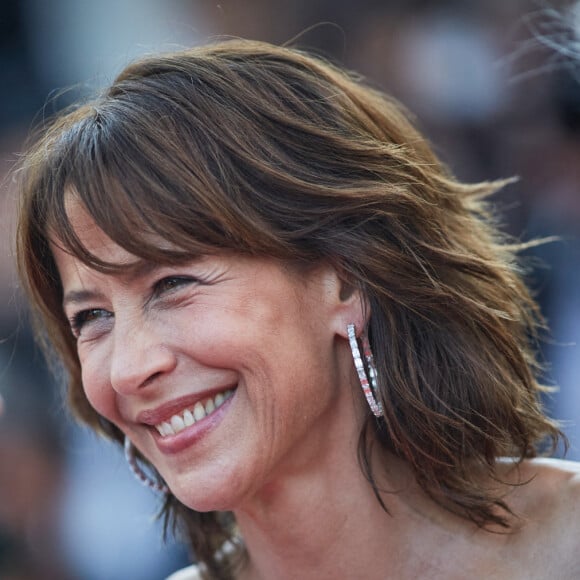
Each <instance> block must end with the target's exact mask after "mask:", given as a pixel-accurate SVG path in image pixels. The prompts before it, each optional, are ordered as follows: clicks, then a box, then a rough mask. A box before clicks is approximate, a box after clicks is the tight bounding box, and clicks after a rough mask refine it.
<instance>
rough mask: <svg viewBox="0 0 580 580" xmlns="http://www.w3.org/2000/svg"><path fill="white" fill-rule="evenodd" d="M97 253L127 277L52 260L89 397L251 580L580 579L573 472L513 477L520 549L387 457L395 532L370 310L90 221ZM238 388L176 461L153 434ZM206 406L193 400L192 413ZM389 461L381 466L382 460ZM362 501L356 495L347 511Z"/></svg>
mask: <svg viewBox="0 0 580 580" xmlns="http://www.w3.org/2000/svg"><path fill="white" fill-rule="evenodd" d="M68 211H69V215H70V217H71V220H72V222H73V224H74V227H75V230H76V232H77V234H78V235H79V237H80V239H81V241H82V242H83V244H84V245H85V246H86V247H87V248H88V250H89V251H91V252H92V253H94V254H96V255H97V256H100V257H104V258H106V259H107V260H109V261H114V262H117V263H120V264H124V265H126V268H125V269H124V270H123V273H122V274H115V275H110V274H103V273H99V272H96V271H94V270H91V269H90V268H88V267H87V266H85V265H84V264H82V263H81V262H80V261H79V260H77V259H76V258H74V257H72V256H71V255H69V254H68V253H66V252H64V251H63V250H62V249H60V248H59V245H58V242H55V243H54V244H53V246H52V249H53V253H54V256H55V259H56V262H57V266H58V269H59V273H60V276H61V281H62V284H63V288H64V296H65V298H64V303H63V307H64V311H65V314H66V316H67V317H68V318H69V319H71V320H75V319H76V320H77V322H78V319H79V318H80V319H81V321H83V322H84V323H83V325H82V326H81V327H80V328H78V327H77V328H76V329H75V333H76V334H77V337H78V338H77V340H78V353H79V358H80V362H81V367H82V376H83V385H84V389H85V393H86V396H87V397H88V399H89V401H90V402H91V404H92V405H93V407H94V408H95V409H96V410H97V411H98V412H99V413H100V414H101V415H103V416H104V417H106V418H107V419H109V420H110V421H112V422H113V423H114V424H115V425H117V426H118V427H119V428H120V429H121V430H122V431H123V432H124V433H125V434H126V435H127V436H128V437H130V439H131V440H132V441H133V442H134V444H135V445H136V446H137V447H138V448H139V449H140V450H141V451H142V452H143V453H144V455H145V456H146V457H147V458H148V459H149V460H150V461H151V462H152V463H153V464H154V465H155V466H156V468H157V469H158V471H159V472H160V473H161V475H162V476H163V478H164V479H165V481H166V482H167V485H168V486H169V487H170V489H171V490H172V492H173V493H174V494H175V495H176V496H177V497H178V498H179V499H180V501H182V502H183V503H184V504H186V505H188V506H189V507H191V508H193V509H196V510H200V511H204V510H226V509H227V510H232V511H234V513H235V515H236V518H237V521H238V524H239V526H240V529H241V531H242V535H243V537H244V541H245V543H246V546H247V549H248V553H249V559H248V562H247V565H246V567H245V568H244V569H243V570H241V571H240V578H243V579H250V578H251V579H266V578H277V579H285V578H288V579H290V578H303V579H311V578H312V579H315V578H316V579H326V578H328V579H330V578H333V579H335V578H365V579H366V578H377V579H378V578H381V579H382V578H393V579H394V578H396V579H407V578H408V579H412V578H413V579H414V578H430V579H438V578H441V579H443V578H445V579H447V580H449V579H460V578H466V577H469V576H472V577H475V578H478V577H480V578H481V577H485V578H506V579H507V578H509V579H514V578H526V579H529V578H546V577H557V578H561V579H566V578H570V579H572V578H577V577H580V559H579V557H578V552H579V550H578V547H579V544H580V540H578V538H580V523H579V522H580V517H579V516H580V470H579V469H578V466H576V465H574V464H571V463H566V462H556V461H546V460H544V461H535V462H528V463H525V464H524V465H523V466H521V468H520V469H519V471H518V470H516V469H514V468H513V466H511V465H510V463H509V462H505V463H501V464H499V465H498V471H500V472H501V475H502V476H503V477H504V478H505V479H506V480H508V481H512V482H513V483H517V482H519V481H527V480H528V479H530V480H531V481H530V482H529V483H527V484H526V485H522V486H515V487H507V486H506V487H505V489H503V490H502V491H503V492H504V493H506V494H507V496H506V497H507V499H508V502H509V504H510V505H511V506H513V508H514V509H515V510H516V511H517V513H518V514H519V515H520V520H519V524H518V525H517V526H516V528H515V530H514V532H513V533H510V534H505V533H499V534H498V533H490V532H489V531H483V530H480V529H478V528H476V527H475V526H473V525H472V524H471V523H469V522H466V521H465V520H463V519H461V518H458V517H456V516H453V515H452V514H450V513H449V512H447V511H445V510H443V509H441V508H439V507H438V506H436V505H435V504H433V503H432V502H431V501H429V500H428V499H427V498H426V497H425V496H424V495H423V494H422V493H421V492H420V490H419V489H418V487H417V485H416V484H415V482H414V480H413V478H412V476H411V474H410V473H409V470H408V469H407V466H406V465H405V464H404V463H403V462H401V461H399V460H397V459H396V458H395V457H392V456H388V455H387V456H384V455H382V456H380V457H379V456H378V455H377V456H376V457H374V460H375V461H376V462H377V464H378V462H380V464H381V466H386V467H383V468H382V469H381V470H380V473H381V477H382V479H381V481H380V484H381V487H382V488H383V489H385V490H390V491H397V493H395V494H393V493H388V492H386V493H385V494H384V500H385V502H386V504H387V506H388V508H389V511H390V515H387V514H385V512H384V511H383V510H381V509H380V507H379V505H378V503H377V500H376V498H375V497H374V495H373V493H372V490H371V488H370V485H369V484H368V482H367V481H366V480H365V479H364V477H363V475H362V473H361V470H360V467H359V465H358V461H357V440H358V436H359V432H360V428H361V425H362V423H363V420H364V417H365V413H367V412H368V411H367V410H366V409H365V401H364V398H363V395H362V392H361V391H360V387H359V386H358V383H357V377H356V374H355V372H354V368H353V364H352V358H351V356H350V350H349V347H348V342H347V340H346V326H347V324H348V323H351V322H354V323H355V324H356V326H357V328H362V327H363V326H364V324H365V322H366V320H365V315H364V313H365V309H364V308H363V299H362V297H361V296H360V295H359V294H358V293H357V292H355V291H353V290H352V288H350V287H348V286H347V285H345V283H344V282H343V281H342V280H341V279H340V277H339V276H338V274H337V273H336V272H335V271H334V270H333V269H332V268H327V267H319V268H316V269H314V270H312V271H310V272H308V273H297V272H296V271H295V270H294V269H291V268H289V267H288V266H285V265H283V264H280V263H278V262H275V261H273V260H268V259H256V258H252V259H250V258H245V257H240V256H231V255H221V254H217V255H214V256H206V257H204V258H202V259H200V260H196V261H192V262H191V263H188V264H184V265H180V266H177V267H175V266H171V267H168V266H159V265H152V264H143V263H142V262H138V261H136V258H135V257H134V256H132V255H130V254H129V253H127V252H126V251H125V250H123V249H122V248H120V247H119V246H117V245H116V244H114V243H113V242H112V241H111V240H110V239H108V238H107V237H106V236H105V234H104V233H103V232H102V231H101V230H99V229H98V228H97V227H96V226H95V224H94V223H93V221H92V220H91V218H90V217H89V216H88V215H87V214H86V213H85V212H84V210H83V209H82V208H81V207H80V206H79V205H78V204H76V203H74V202H71V203H69V206H68ZM228 387H229V388H235V392H234V395H233V396H232V397H231V399H230V400H229V401H228V403H226V404H225V405H224V406H223V407H221V408H220V411H219V412H218V413H215V414H214V415H215V416H213V418H212V416H210V417H207V418H206V420H204V421H205V423H204V426H203V428H202V427H200V425H201V423H200V424H199V425H197V424H196V426H194V428H193V430H192V432H193V435H192V436H190V437H189V439H187V438H186V444H183V445H181V444H180V445H174V446H173V447H171V445H169V447H171V449H169V450H168V448H167V446H165V447H164V444H163V443H161V444H160V443H159V436H158V435H157V433H156V431H155V430H154V428H153V427H152V426H151V425H147V424H145V423H144V422H143V421H142V419H143V417H145V418H151V417H154V418H158V417H159V413H158V412H157V411H156V409H160V408H161V409H167V405H168V404H169V405H171V404H172V403H173V402H175V401H178V403H179V401H191V400H193V399H195V398H196V397H198V395H199V396H201V395H202V394H204V393H215V392H217V391H219V390H224V389H226V388H228ZM192 398H193V399H192ZM376 453H378V451H377V452H376ZM345 490H348V493H345Z"/></svg>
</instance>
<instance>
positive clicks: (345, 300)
mask: <svg viewBox="0 0 580 580" xmlns="http://www.w3.org/2000/svg"><path fill="white" fill-rule="evenodd" d="M325 285H326V292H327V297H328V299H329V300H330V320H329V322H330V326H331V330H332V331H333V332H334V333H335V334H336V335H338V336H341V337H343V338H347V337H348V335H347V330H346V327H347V326H348V325H349V324H354V325H355V326H356V328H357V329H363V328H365V327H366V325H367V323H368V321H369V318H370V314H371V312H370V304H369V301H368V299H367V297H366V296H365V295H364V293H363V291H362V289H361V288H360V287H359V286H358V285H357V284H356V283H355V282H353V281H352V280H349V279H348V278H347V276H345V275H343V273H341V272H338V271H337V270H335V269H334V268H328V270H327V271H326V272H325Z"/></svg>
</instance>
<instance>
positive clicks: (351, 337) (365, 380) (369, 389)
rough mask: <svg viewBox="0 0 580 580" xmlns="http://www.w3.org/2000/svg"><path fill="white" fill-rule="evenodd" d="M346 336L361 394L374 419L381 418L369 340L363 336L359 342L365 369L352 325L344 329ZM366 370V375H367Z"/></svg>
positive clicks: (381, 410) (381, 407)
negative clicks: (363, 395)
mask: <svg viewBox="0 0 580 580" xmlns="http://www.w3.org/2000/svg"><path fill="white" fill-rule="evenodd" d="M346 331H347V334H348V342H349V344H350V350H351V351H352V358H353V360H354V366H355V368H356V372H357V374H358V380H359V381H360V386H361V387H362V390H363V393H364V394H365V398H366V400H367V403H368V404H369V407H370V408H371V411H372V412H373V415H374V416H375V417H381V416H382V415H383V405H382V404H381V402H380V401H379V400H378V399H377V396H376V392H377V388H378V387H377V368H376V366H375V359H374V357H373V353H372V351H371V345H370V343H369V339H368V337H367V335H366V333H365V334H363V335H362V336H361V342H362V347H363V352H364V356H365V360H366V363H367V368H365V365H364V363H363V360H362V357H361V354H360V350H359V347H358V343H357V340H356V327H355V325H354V324H348V325H347V327H346ZM367 369H368V374H367Z"/></svg>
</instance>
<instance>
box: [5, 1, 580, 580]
mask: <svg viewBox="0 0 580 580" xmlns="http://www.w3.org/2000/svg"><path fill="white" fill-rule="evenodd" d="M577 4H578V3H575V2H566V3H564V2H552V3H551V4H550V6H549V7H548V6H547V5H545V4H541V5H540V3H539V2H538V1H537V0H534V1H532V0H510V2H505V1H503V0H431V1H429V0H398V1H392V0H357V1H356V2H354V1H352V0H351V1H349V2H347V1H344V0H314V1H313V0H295V1H293V2H284V1H282V0H246V1H245V2H243V3H242V2H235V1H234V0H221V2H220V3H215V2H209V1H207V0H200V1H198V2H192V1H191V0H121V1H117V0H102V1H100V2H89V1H88V0H87V1H84V0H83V1H79V0H53V1H51V2H50V3H46V2H42V0H27V1H24V0H16V1H14V2H9V3H7V6H5V7H3V13H2V18H1V19H0V74H1V75H2V83H3V89H2V91H1V92H0V177H4V179H3V180H2V182H1V183H2V187H1V189H0V395H1V397H0V406H1V405H2V404H3V406H4V411H3V413H2V418H1V419H0V578H1V579H2V580H39V579H43V580H50V579H58V580H66V579H74V578H79V579H80V578H82V579H83V580H116V579H119V580H120V579H121V578H139V579H140V580H157V579H159V578H160V577H163V576H164V575H166V574H167V573H168V572H169V571H170V570H172V569H175V568H177V567H179V566H180V564H181V563H182V562H183V561H184V559H185V554H184V550H183V548H182V547H180V545H179V543H178V542H176V541H174V540H172V539H170V541H169V543H168V544H167V545H163V544H162V543H161V540H160V537H161V530H160V524H159V523H155V522H154V514H155V511H156V509H157V507H159V506H158V505H157V499H156V498H155V497H154V496H153V495H152V494H151V493H150V492H148V491H146V490H142V489H140V488H139V487H138V484H137V483H134V482H133V481H132V480H131V478H130V475H129V473H128V470H127V469H126V466H125V465H124V464H123V460H122V458H121V456H120V454H119V452H118V451H116V450H114V449H113V448H112V446H111V445H108V444H105V443H104V442H101V441H98V440H97V439H96V438H95V437H94V436H92V435H89V434H87V433H86V432H85V431H83V430H81V429H79V428H78V427H75V426H74V425H73V423H72V421H71V420H70V419H69V418H68V417H67V416H66V414H65V412H64V411H63V404H62V400H61V394H62V389H61V385H60V384H59V380H58V379H55V378H53V376H52V375H51V374H50V373H49V372H48V369H47V367H46V365H45V363H44V362H43V357H42V355H41V354H40V353H39V352H38V350H37V349H36V347H35V346H34V342H33V340H32V337H31V333H30V330H29V328H28V324H27V317H26V310H25V307H24V305H23V304H22V300H21V296H20V293H19V291H18V287H17V282H16V276H15V268H14V264H13V245H12V240H13V239H14V215H15V207H16V195H17V193H16V189H15V187H14V182H15V176H14V174H12V173H11V172H10V171H11V168H12V167H13V164H14V162H15V161H16V160H17V157H18V152H20V151H22V149H23V142H24V138H25V136H26V135H27V133H28V132H29V130H30V128H31V126H32V125H33V124H34V121H33V119H34V118H36V119H37V120H38V119H40V118H44V117H46V116H49V115H51V114H53V113H54V112H56V111H57V110H58V109H59V108H61V107H63V106H65V105H67V104H68V103H69V102H70V101H71V100H73V99H75V98H77V97H78V96H82V95H83V94H84V93H85V92H86V91H87V90H90V89H91V88H98V87H99V86H100V85H102V84H103V83H106V82H107V80H110V79H111V78H112V76H113V75H114V73H115V72H116V71H117V70H118V69H119V68H120V67H121V66H122V65H123V64H125V63H126V62H127V61H128V60H129V59H130V58H132V57H134V56H136V55H138V54H139V53H140V52H143V51H150V50H160V49H161V50H164V49H172V48H175V47H177V46H184V45H185V46H187V45H191V44H193V43H198V42H204V41H207V40H208V39H210V38H211V37H212V36H215V35H234V36H242V37H249V38H256V39H261V40H267V41H272V42H275V43H283V42H287V41H291V40H292V39H293V38H294V37H295V36H296V35H299V38H298V40H297V44H299V45H300V46H303V47H305V48H310V49H313V50H315V51H316V52H318V53H319V54H323V55H325V56H327V57H329V58H331V59H335V60H337V61H340V62H342V63H345V64H346V65H347V66H349V67H351V68H353V69H355V70H357V71H359V72H360V73H362V74H363V75H365V77H367V79H368V80H369V82H371V84H373V85H375V86H377V87H380V88H382V89H384V90H386V91H388V92H390V93H391V94H393V95H394V96H396V97H397V98H399V99H400V100H401V101H402V102H403V103H404V104H405V105H407V107H409V108H410V109H411V110H412V111H413V112H414V113H415V115H416V119H417V123H418V125H419V126H420V127H421V129H422V130H423V131H425V132H426V133H427V134H428V135H429V136H430V137H431V139H432V141H433V142H434V143H436V149H437V151H438V152H439V154H440V155H441V156H442V157H443V159H444V160H445V161H446V162H447V163H448V164H449V166H450V167H451V169H452V170H453V171H454V172H455V173H456V174H457V175H458V176H459V177H460V178H462V179H465V180H468V181H475V180H481V179H494V178H503V177H510V176H518V177H519V178H520V180H519V182H517V183H516V184H515V185H512V186H511V187H509V188H508V189H507V190H506V191H504V192H503V193H502V194H501V195H499V196H498V197H497V202H498V205H499V206H500V209H501V210H502V212H503V215H504V222H505V229H506V231H507V232H509V233H511V234H513V235H517V236H518V237H521V238H523V239H530V238H533V237H538V236H552V235H556V236H560V241H557V242H553V243H549V244H545V245H543V246H541V247H540V248H538V249H536V250H534V251H533V253H531V254H530V255H529V256H528V258H529V259H530V267H531V269H530V277H529V281H530V284H531V285H532V287H533V288H534V291H535V292H536V293H537V296H538V299H539V300H540V302H541V304H542V308H543V310H544V313H545V314H546V316H547V318H548V321H549V323H550V326H551V328H552V333H551V337H550V338H549V339H548V340H546V342H545V343H543V344H542V345H541V348H542V352H543V356H544V357H545V359H546V361H547V371H546V380H547V381H548V382H551V383H554V384H558V385H559V386H560V391H559V393H558V394H557V395H554V396H553V397H550V398H547V399H546V405H547V407H548V408H549V409H550V411H551V413H552V414H553V415H555V416H556V417H558V418H560V419H562V420H564V421H567V422H568V423H566V424H565V427H566V431H567V432H568V434H569V435H570V438H571V442H572V449H571V452H570V457H572V458H575V459H579V458H580V428H579V427H578V426H577V425H574V422H576V423H578V422H580V387H579V381H580V379H579V377H580V347H579V346H578V343H580V292H579V291H578V288H580V51H578V55H577V56H576V57H575V58H574V57H570V55H568V54H566V53H567V52H569V51H568V49H569V48H570V47H573V46H574V45H573V44H570V43H571V42H572V43H574V42H576V43H577V44H578V46H580V41H579V40H578V38H575V34H576V32H575V31H578V30H580V27H579V24H578V23H579V22H580V8H578V6H577ZM572 52H573V51H572ZM2 400H3V403H2Z"/></svg>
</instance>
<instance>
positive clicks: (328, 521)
mask: <svg viewBox="0 0 580 580" xmlns="http://www.w3.org/2000/svg"><path fill="white" fill-rule="evenodd" d="M356 439H358V437H356V438H355V439H354V441H353V440H352V438H351V441H349V442H348V443H349V444H348V445H347V446H341V445H335V446H333V448H334V449H337V452H336V453H333V452H332V451H331V450H328V449H327V450H326V451H327V452H326V453H324V454H318V455H317V456H316V458H315V462H314V464H313V465H311V466H309V468H308V469H303V470H298V471H295V472H293V473H291V474H288V473H286V474H285V476H284V477H280V478H277V479H275V480H273V481H271V482H270V483H269V484H268V485H267V486H265V488H264V489H262V490H261V493H260V494H259V495H258V496H257V497H256V498H253V500H252V502H248V504H247V505H245V506H244V507H243V509H240V510H237V511H236V518H237V522H238V525H239V528H240V531H241V533H242V536H243V538H244V541H245V544H246V547H247V550H248V554H249V561H248V565H247V568H246V569H245V571H244V574H243V575H242V577H243V578H252V579H266V578H279V579H282V580H283V579H285V578H302V579H304V580H307V579H309V578H312V579H314V578H316V579H320V578H341V577H343V578H350V577H367V578H374V577H385V570H392V571H394V569H395V563H396V564H397V566H399V565H400V563H401V562H402V561H404V560H405V559H406V557H405V554H406V553H407V552H408V546H409V545H410V542H409V541H408V538H409V537H411V536H412V535H414V534H415V531H416V528H418V527H419V526H420V525H421V524H422V523H423V522H424V518H423V516H422V515H419V514H418V512H416V511H414V510H413V509H410V507H409V504H408V501H407V500H408V497H409V495H414V492H409V489H410V488H411V487H412V485H411V481H412V478H411V476H410V475H409V473H408V470H407V469H406V467H405V465H404V464H402V462H400V461H397V460H396V459H395V458H390V460H389V459H387V462H388V464H389V471H388V473H386V474H385V473H381V474H380V486H381V489H383V490H385V493H383V500H384V501H385V504H386V506H387V509H388V510H389V513H386V512H385V511H384V510H383V509H382V507H381V505H380V503H379V502H378V500H377V498H376V496H375V494H374V492H373V490H372V487H371V485H370V483H369V482H368V481H367V479H366V478H365V477H364V475H363V473H362V471H361V468H360V466H359V464H358V460H357V449H356V444H357V441H356ZM344 449H348V450H349V452H348V454H346V453H344ZM341 450H342V451H341ZM384 462H385V458H382V461H381V464H384ZM377 476H379V473H378V470H377ZM403 490H406V491H403ZM390 492H396V493H390ZM393 577H396V576H393Z"/></svg>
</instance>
